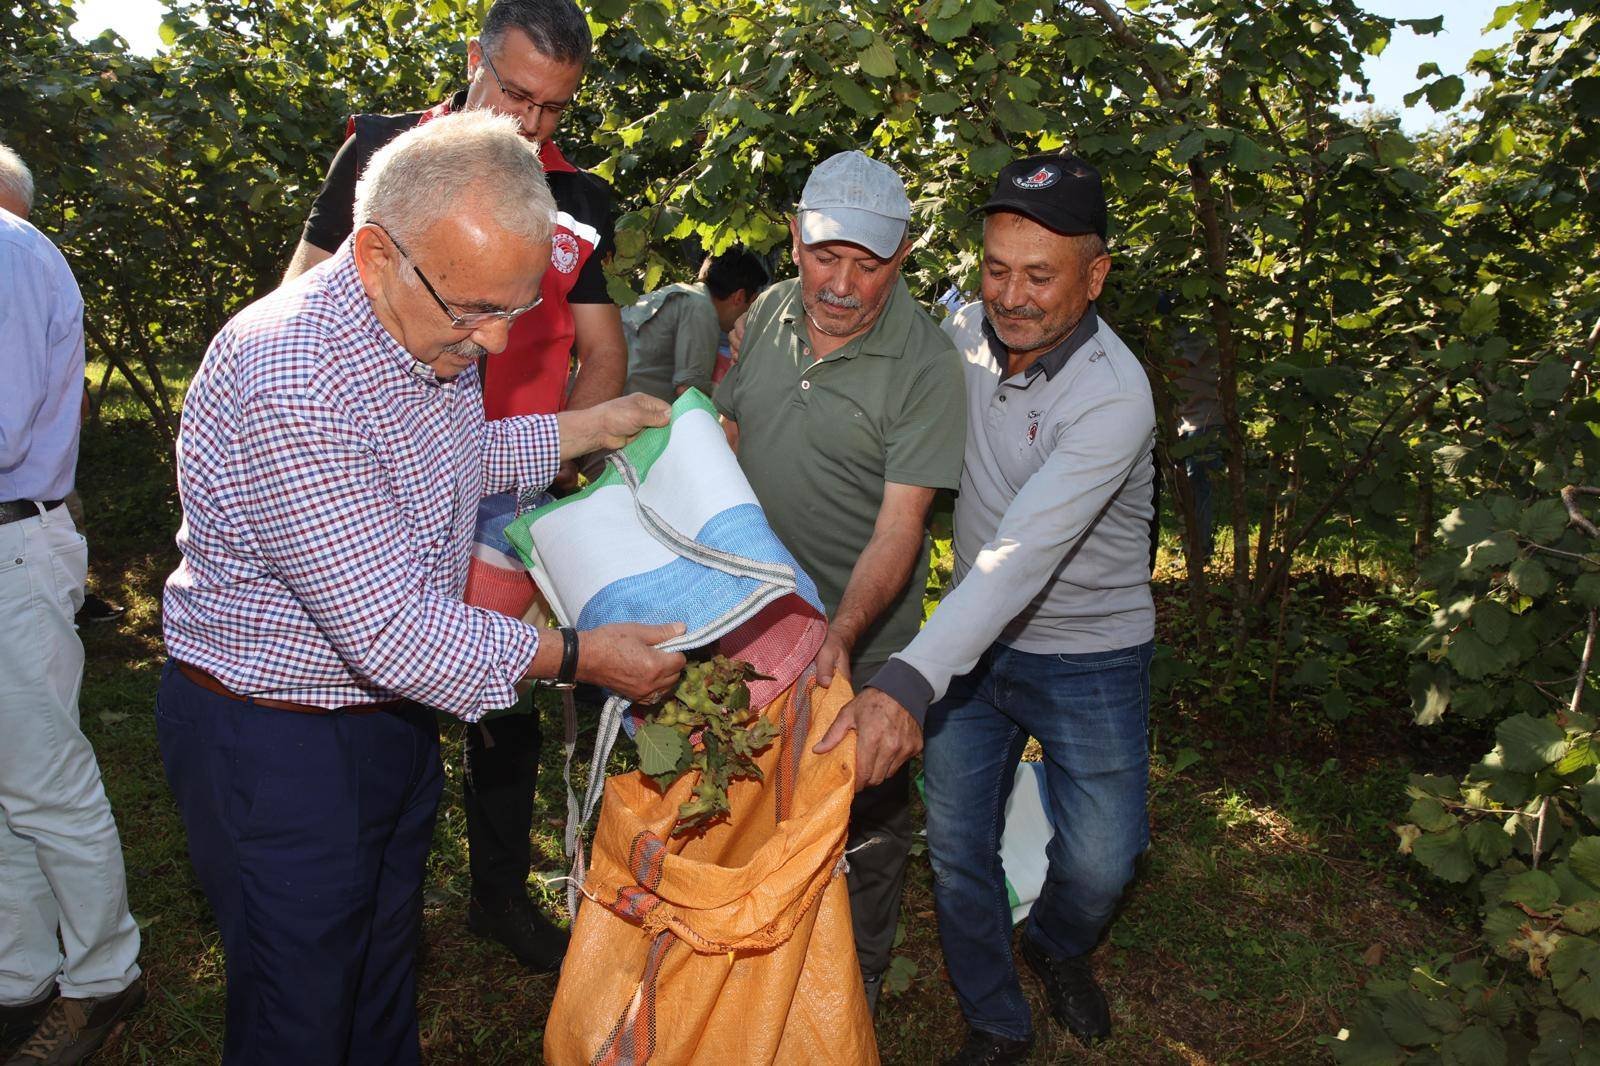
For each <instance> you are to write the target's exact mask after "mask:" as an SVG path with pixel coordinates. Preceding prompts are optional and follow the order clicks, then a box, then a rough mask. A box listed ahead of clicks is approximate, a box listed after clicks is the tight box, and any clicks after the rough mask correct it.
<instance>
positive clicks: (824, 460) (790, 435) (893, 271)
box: [716, 152, 966, 1006]
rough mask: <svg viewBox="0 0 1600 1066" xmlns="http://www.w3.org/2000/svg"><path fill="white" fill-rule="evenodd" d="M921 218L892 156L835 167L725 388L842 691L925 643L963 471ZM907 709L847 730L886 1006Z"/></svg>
mask: <svg viewBox="0 0 1600 1066" xmlns="http://www.w3.org/2000/svg"><path fill="white" fill-rule="evenodd" d="M910 217H911V205H910V202H909V201H908V200H907V199H906V194H905V187H904V185H903V184H902V183H901V181H900V178H899V177H898V175H896V174H895V172H894V171H893V170H891V169H890V168H889V167H887V166H885V165H884V164H882V163H879V162H876V161H874V160H872V159H869V158H867V157H866V156H864V155H862V154H861V153H860V152H844V153H841V154H839V155H836V156H833V157H832V158H831V159H828V160H826V161H825V162H823V163H822V164H820V165H819V166H818V167H817V168H816V169H815V170H814V171H813V172H812V174H811V177H810V179H809V180H808V181H807V182H806V187H805V192H804V194H803V195H802V197H801V200H800V205H799V210H798V212H797V213H796V216H795V217H794V218H793V219H791V220H790V222H789V229H790V233H791V235H792V237H793V242H794V243H793V254H794V260H795V263H796V265H797V266H798V267H799V271H800V276H799V278H797V279H793V280H790V281H785V282H782V283H780V284H777V285H775V286H773V287H772V288H771V289H770V290H768V291H767V292H766V293H764V294H763V295H762V296H761V298H760V299H758V300H757V301H756V302H755V305H754V306H753V307H752V308H751V310H750V314H749V317H748V319H747V320H746V323H745V331H744V339H743V344H742V345H741V348H740V352H739V361H738V362H737V363H735V364H734V368H733V370H731V371H730V372H729V373H728V376H727V377H726V378H724V379H723V380H722V383H721V384H720V385H719V386H718V388H717V392H716V403H717V407H718V409H719V410H720V411H721V412H722V415H723V417H724V418H725V419H726V420H727V422H728V423H729V438H730V440H732V441H733V442H734V446H735V448H736V449H737V451H738V453H739V465H740V466H741V467H742V468H743V469H744V472H745V476H746V477H748V478H749V479H750V485H751V487H752V488H753V489H754V490H755V493H756V497H757V498H758V499H759V500H760V501H761V506H762V508H763V510H765V511H766V514H767V520H768V521H769V522H770V523H771V524H772V528H773V531H774V532H776V533H777V534H778V537H779V538H780V539H781V540H782V541H783V542H784V544H785V545H786V546H787V547H788V549H789V550H790V551H791V552H793V553H794V556H795V558H796V559H797V560H798V561H799V563H800V565H801V566H803V567H804V568H805V570H806V572H807V573H808V574H810V575H811V578H812V580H813V581H815V582H816V584H817V589H818V591H819V592H820V593H821V595H822V602H823V605H824V606H825V607H827V609H828V635H827V638H826V640H825V641H824V642H823V646H822V651H821V652H820V653H819V654H818V656H817V679H818V681H819V682H820V683H822V684H824V685H826V684H829V683H830V682H831V681H832V680H833V678H834V677H835V676H836V675H837V676H842V677H844V678H845V679H846V680H848V681H849V682H850V683H851V684H853V685H855V686H857V687H860V686H861V685H862V684H864V683H865V682H866V680H867V679H868V678H869V677H870V676H871V675H872V674H873V673H874V672H875V671H876V670H877V668H878V667H879V666H881V665H883V663H884V661H885V660H887V659H888V658H889V656H891V655H893V654H895V653H896V652H898V651H900V650H901V649H902V648H904V647H905V645H906V644H908V643H909V642H910V641H911V638H913V637H914V636H916V634H917V630H918V628H919V627H920V626H921V624H922V592H923V587H924V585H925V584H926V581H925V579H926V576H927V572H928V553H929V548H930V546H931V541H930V538H929V536H928V528H927V526H928V509H929V507H930V505H931V504H932V503H933V495H934V492H935V491H936V490H938V489H953V488H955V487H957V486H958V485H959V484H960V481H961V461H962V453H963V450H964V448H965V444H966V399H965V387H964V385H963V384H962V372H961V364H960V362H959V357H958V356H957V354H956V350H955V347H954V345H953V344H952V343H951V341H950V339H949V338H948V337H947V336H945V334H944V332H943V331H942V330H940V329H939V327H938V326H937V325H936V324H935V323H934V321H933V319H932V318H930V317H929V316H928V314H927V312H926V311H924V310H923V309H922V308H921V307H920V306H918V305H917V302H916V301H915V300H914V299H912V297H911V293H910V292H909V291H908V290H907V289H906V285H905V282H904V281H902V280H901V278H900V264H901V263H902V262H903V261H904V259H905V257H906V254H907V253H908V252H909V251H910V249H911V243H910V241H909V240H908V239H907V235H906V234H907V223H908V221H909V220H910ZM900 717H901V718H905V721H903V722H902V721H900V720H899V719H898V718H896V717H894V716H893V715H891V714H884V715H882V716H874V717H872V718H870V719H862V720H859V721H857V720H854V719H853V718H852V720H851V721H849V722H842V723H841V725H842V726H846V727H848V728H854V729H855V730H856V734H857V737H856V788H857V790H858V791H859V795H857V797H856V801H855V805H854V806H853V807H852V808H851V814H850V822H851V824H850V844H849V846H850V848H851V849H852V852H851V856H850V909H851V915H852V920H853V924H854V926H855V938H856V951H857V954H858V955H859V956H860V960H861V970H862V976H863V978H864V979H865V981H866V984H867V995H868V1000H869V1002H871V1003H872V1004H873V1005H874V1006H876V1004H877V996H878V990H879V988H880V987H881V982H882V979H883V973H884V971H885V970H886V969H887V968H888V965H889V955H890V951H891V949H892V948H893V946H894V934H895V926H896V924H897V923H898V921H899V913H900V890H901V887H902V885H903V883H904V880H905V862H906V856H907V855H908V854H909V852H910V848H911V837H912V829H911V816H910V810H909V803H910V774H909V768H908V767H906V766H905V765H902V764H903V763H904V761H905V759H906V758H909V756H911V755H914V754H916V752H917V751H918V750H920V748H921V731H920V729H918V728H917V725H916V723H915V721H913V720H911V719H910V717H909V716H908V715H904V714H901V715H900ZM844 731H845V730H844V729H843V728H836V729H835V731H834V735H835V737H837V736H842V735H843V732H844ZM834 743H837V739H833V740H832V743H829V744H828V747H832V746H833V744H834ZM891 766H892V767H898V768H899V769H898V771H896V772H894V773H892V774H891V773H890V772H889V771H890V767H891ZM863 845H865V846H863ZM858 848H859V849H860V850H856V849H858Z"/></svg>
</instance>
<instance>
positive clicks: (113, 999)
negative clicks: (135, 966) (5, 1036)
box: [6, 974, 145, 1066]
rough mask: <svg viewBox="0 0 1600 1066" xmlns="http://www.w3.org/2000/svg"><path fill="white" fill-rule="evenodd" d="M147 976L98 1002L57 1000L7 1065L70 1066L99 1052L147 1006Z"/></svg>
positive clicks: (58, 998)
mask: <svg viewBox="0 0 1600 1066" xmlns="http://www.w3.org/2000/svg"><path fill="white" fill-rule="evenodd" d="M144 997H145V989H144V975H142V974H141V975H140V976H139V977H137V978H135V979H134V982H133V984H131V985H129V986H128V987H127V988H124V989H123V990H122V991H121V992H116V993H113V994H112V995H109V996H101V997H99V998H98V999H68V998H67V997H66V996H59V997H57V998H56V999H55V1000H54V1001H53V1002H52V1003H51V1004H50V1009H49V1010H48V1011H47V1012H46V1013H45V1016H44V1020H43V1021H41V1022H40V1023H39V1028H37V1029H35V1030H34V1032H33V1036H31V1037H29V1038H28V1042H27V1043H25V1044H23V1045H22V1047H21V1048H19V1049H18V1050H17V1053H16V1054H15V1055H13V1056H12V1057H11V1059H10V1061H8V1062H7V1063H6V1066H71V1064H72V1063H78V1062H82V1061H83V1060H84V1059H86V1058H88V1057H89V1056H90V1055H92V1054H94V1052H96V1051H98V1050H99V1049H100V1045H101V1044H104V1043H105V1042H106V1037H108V1036H110V1035H111V1031H112V1030H113V1029H115V1028H116V1027H117V1025H119V1024H120V1023H121V1022H122V1021H123V1019H125V1018H126V1017H127V1016H128V1015H130V1014H132V1013H133V1012H134V1011H136V1010H138V1009H139V1008H140V1007H142V1006H144Z"/></svg>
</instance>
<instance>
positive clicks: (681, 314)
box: [622, 248, 768, 403]
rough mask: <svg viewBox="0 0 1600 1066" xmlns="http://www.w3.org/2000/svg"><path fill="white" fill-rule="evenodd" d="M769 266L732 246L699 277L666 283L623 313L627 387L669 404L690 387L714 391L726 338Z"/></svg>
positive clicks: (763, 284)
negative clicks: (719, 349) (625, 337)
mask: <svg viewBox="0 0 1600 1066" xmlns="http://www.w3.org/2000/svg"><path fill="white" fill-rule="evenodd" d="M767 281H768V277H767V268H766V267H764V266H762V265H761V260H759V259H757V258H756V257H755V256H754V255H752V254H751V253H750V252H747V251H745V250H744V249H743V248H733V249H731V250H729V251H727V252H724V253H723V254H721V255H719V256H716V257H715V258H711V257H707V258H706V260H705V262H703V263H701V264H700V279H699V280H698V281H696V282H693V283H689V284H676V285H666V286H663V287H662V288H659V289H657V290H656V291H655V292H652V293H650V294H648V295H646V296H644V297H641V298H640V299H639V301H638V302H637V303H635V304H634V305H633V306H632V307H629V308H627V309H626V310H624V311H623V312H622V324H623V328H624V330H625V331H626V332H627V335H628V384H627V386H626V389H627V391H628V392H643V393H647V394H649V395H651V396H655V397H657V398H659V399H662V400H666V401H667V402H668V403H671V402H672V401H673V400H675V399H677V398H678V397H679V396H681V395H683V393H684V392H686V391H688V390H689V389H691V388H695V389H699V390H700V391H701V392H703V393H705V394H706V395H707V396H710V395H711V389H712V380H713V378H714V377H715V376H716V370H717V348H718V346H719V344H720V343H721V341H722V337H723V335H724V334H726V333H727V332H728V331H729V330H731V329H733V326H734V323H735V322H737V321H738V320H739V316H740V315H743V314H744V313H745V312H746V311H748V310H749V309H750V304H751V301H753V300H754V299H755V298H756V297H757V296H759V295H760V294H761V290H762V289H764V288H765V287H766V285H767Z"/></svg>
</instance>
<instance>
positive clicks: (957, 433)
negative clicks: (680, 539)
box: [715, 280, 967, 665]
mask: <svg viewBox="0 0 1600 1066" xmlns="http://www.w3.org/2000/svg"><path fill="white" fill-rule="evenodd" d="M715 399H716V404H717V408H718V410H720V411H721V412H722V413H723V415H725V416H726V417H728V418H729V419H732V420H733V421H735V422H737V423H739V465H740V467H742V468H743V469H744V473H745V476H746V477H748V478H749V479H750V486H751V488H753V489H754V490H755V494H756V498H757V499H759V500H760V501H761V506H762V509H763V510H765V511H766V514H767V521H768V522H770V523H771V525H772V529H773V532H775V533H777V535H778V538H779V539H780V540H782V541H783V543H784V545H785V546H786V547H788V549H789V551H790V552H792V553H793V554H794V557H795V559H796V560H797V561H799V563H800V565H801V566H803V567H804V568H805V571H806V573H808V574H810V575H811V579H812V580H813V581H815V582H816V584H817V590H818V592H819V593H820V594H821V596H822V603H823V605H824V606H825V607H826V608H827V609H828V614H829V616H830V617H831V616H832V615H833V613H834V612H835V611H837V610H838V609H839V601H840V599H841V598H842V597H843V595H844V590H845V586H846V585H847V584H848V583H849V581H850V572H851V571H852V570H853V569H854V568H855V565H856V560H857V559H859V558H860V557H861V552H862V551H863V550H864V549H865V548H866V546H867V542H868V541H869V540H871V539H872V530H873V525H874V524H875V523H876V522H877V519H878V509H879V508H880V507H881V506H882V504H883V486H884V483H885V482H889V481H892V482H894V483H896V484H902V485H918V486H922V487H925V488H935V489H954V488H957V487H958V486H959V485H960V483H961V460H962V452H963V449H964V447H965V443H966V433H967V405H966V387H965V385H964V384H963V381H962V370H961V362H960V356H959V355H958V354H957V352H956V348H955V345H954V344H953V343H952V342H951V340H950V338H949V337H948V336H946V335H945V333H944V331H943V330H941V329H940V328H939V327H938V325H936V324H935V323H934V321H933V319H932V318H931V317H929V315H928V313H927V312H926V311H924V310H923V309H922V308H921V307H920V306H918V304H917V302H916V300H914V299H913V298H912V296H911V293H910V291H908V290H907V289H906V285H905V282H904V281H903V280H896V281H895V287H894V291H893V292H892V293H891V294H890V296H889V299H888V302H887V303H886V304H885V305H884V308H883V311H882V312H880V313H879V315H878V320H877V322H875V323H874V324H873V326H872V328H871V329H870V330H868V331H867V332H866V333H864V334H862V335H861V336H859V337H856V338H854V339H853V340H851V341H850V342H849V343H848V344H846V345H845V346H844V347H842V348H840V349H839V350H838V351H836V352H834V353H833V354H832V355H829V356H828V357H827V358H826V359H823V360H821V361H820V362H819V361H815V360H814V358H813V356H812V354H811V345H810V341H809V340H808V338H807V336H806V319H805V308H804V307H803V305H802V304H801V301H800V282H799V281H798V280H791V281H785V282H782V283H780V284H778V285H774V286H773V287H772V288H770V289H768V290H767V291H766V292H765V293H763V294H762V295H761V297H760V298H759V299H758V300H756V302H755V304H754V305H753V306H752V307H751V308H750V314H749V317H748V318H747V319H746V321H745V333H744V343H743V344H742V345H741V348H740V352H739V361H738V362H737V363H735V364H734V367H733V369H732V370H731V371H729V372H728V376H727V377H725V378H723V379H722V382H721V384H720V385H718V386H717V391H716V397H715ZM931 543H932V542H931V539H930V538H929V537H928V536H927V535H926V534H925V535H924V536H923V542H922V551H921V553H920V555H919V556H918V559H917V564H916V568H915V569H914V570H913V571H912V573H911V578H910V580H909V581H907V583H906V587H905V589H904V590H903V591H902V592H901V594H900V595H899V596H898V597H897V598H896V599H895V600H894V601H893V602H892V603H891V604H890V605H889V607H888V608H886V609H885V610H884V612H883V614H882V615H880V616H879V618H878V621H877V622H876V623H875V624H874V625H873V626H872V627H871V628H870V629H868V630H867V631H866V632H864V633H862V635H861V637H860V639H859V640H857V642H856V647H855V654H854V656H853V657H852V658H853V660H854V662H855V663H856V664H858V665H876V664H878V663H882V662H883V661H884V660H885V659H887V658H888V657H889V656H890V655H893V654H894V653H895V652H897V651H899V650H900V649H901V648H903V647H905V645H906V644H907V643H909V642H910V640H911V638H912V637H914V636H916V634H917V629H918V628H919V627H920V626H921V624H922V595H923V590H924V588H925V586H926V584H927V576H928V553H929V549H930V547H931Z"/></svg>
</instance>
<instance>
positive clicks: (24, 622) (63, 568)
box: [0, 145, 145, 1066]
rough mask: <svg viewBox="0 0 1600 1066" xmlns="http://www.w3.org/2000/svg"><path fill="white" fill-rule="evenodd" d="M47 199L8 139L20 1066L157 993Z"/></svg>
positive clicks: (4, 975)
mask: <svg viewBox="0 0 1600 1066" xmlns="http://www.w3.org/2000/svg"><path fill="white" fill-rule="evenodd" d="M32 199H33V177H32V175H31V174H30V173H29V172H28V168H27V167H26V166H25V165H24V164H23V162H22V160H21V159H19V158H18V157H17V154H16V153H15V152H14V151H12V150H11V149H10V148H7V147H5V146H4V145H0V367H3V368H4V370H5V376H6V381H7V387H6V389H5V391H4V393H0V737H4V743H3V744H0V816H3V817H0V1044H10V1043H11V1042H12V1041H13V1040H14V1039H15V1038H16V1037H18V1036H28V1039H27V1040H26V1042H25V1043H24V1044H23V1045H22V1047H21V1048H20V1049H17V1051H16V1053H15V1055H13V1056H12V1057H11V1058H9V1059H8V1060H7V1066H50V1064H55V1063H67V1062H78V1061H80V1060H81V1059H83V1058H84V1057H86V1056H87V1055H89V1054H90V1053H91V1052H93V1051H94V1050H95V1049H96V1048H98V1047H99V1046H100V1045H101V1044H102V1043H104V1041H105V1039H106V1036H107V1035H108V1034H109V1033H110V1032H111V1030H112V1028H113V1027H114V1026H115V1025H117V1024H118V1023H119V1022H120V1021H122V1020H123V1019H124V1018H126V1017H127V1016H128V1015H129V1014H130V1013H131V1012H133V1011H135V1010H137V1009H138V1008H139V1006H140V1005H141V1004H142V1003H143V1002H144V999H145V982H144V977H143V976H142V974H141V973H140V970H139V963H138V957H139V928H138V926H137V925H136V924H135V923H134V920H133V915H132V914H130V913H129V911H128V887H127V875H126V873H125V872H124V868H123V863H122V842H121V840H120V838H119V837H118V835H117V825H116V822H115V821H114V820H113V818H112V815H111V804H110V803H109V802H108V801H107V800H106V793H105V786H104V784H103V783H102V782H101V779H100V766H99V763H98V762H97V760H96V759H95V754H94V749H93V748H92V747H91V746H90V744H89V741H88V739H87V738H86V737H84V735H83V731H82V730H81V729H80V728H79V724H78V694H79V689H80V687H81V685H82V682H83V644H82V642H81V641H79V639H78V634H77V630H76V629H75V627H74V625H73V613H74V612H75V611H76V610H77V609H78V607H79V606H80V605H81V604H82V602H83V586H84V580H85V578H86V576H87V571H88V559H89V554H88V546H87V544H86V543H85V541H84V539H83V536H82V535H81V534H80V533H79V532H78V531H77V530H76V529H75V528H74V527H73V524H72V520H71V518H70V517H69V516H68V514H67V509H66V506H65V497H66V496H67V494H68V493H69V492H70V491H71V490H72V481H73V470H74V467H75V466H76V465H77V459H78V431H79V421H80V418H79V415H80V412H79V408H80V405H81V398H82V395H83V393H82V385H81V382H82V380H83V298H82V296H81V295H80V294H79V292H78V285H77V282H76V281H75V280H74V279H73V277H72V271H71V270H70V269H69V268H68V266H67V261H66V259H64V258H63V257H62V255H61V252H60V251H59V250H58V249H57V248H56V247H55V245H53V244H51V243H50V241H49V239H48V238H46V237H45V236H44V234H42V233H40V232H39V231H38V230H36V229H34V228H33V226H31V225H29V224H28V223H27V222H26V221H24V219H23V218H22V214H23V213H26V211H27V209H28V208H29V207H31V206H32ZM17 207H20V208H21V209H22V211H21V212H18V211H15V210H13V208H17ZM58 938H59V939H58ZM30 1033H31V1036H29V1034H30Z"/></svg>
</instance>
